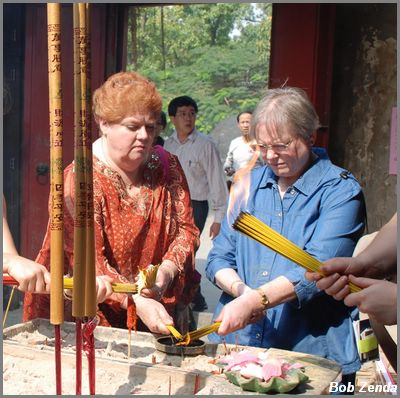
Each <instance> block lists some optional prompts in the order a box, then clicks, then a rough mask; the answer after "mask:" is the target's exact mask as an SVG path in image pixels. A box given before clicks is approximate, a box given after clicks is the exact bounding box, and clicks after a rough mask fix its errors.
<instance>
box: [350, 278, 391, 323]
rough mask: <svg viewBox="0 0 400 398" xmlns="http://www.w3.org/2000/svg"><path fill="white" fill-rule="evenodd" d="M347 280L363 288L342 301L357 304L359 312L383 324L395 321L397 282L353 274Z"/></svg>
mask: <svg viewBox="0 0 400 398" xmlns="http://www.w3.org/2000/svg"><path fill="white" fill-rule="evenodd" d="M349 280H350V281H351V282H353V283H355V284H357V285H358V286H360V287H362V288H363V290H361V291H360V292H357V293H352V294H349V295H348V296H347V297H346V298H345V299H344V303H345V304H346V305H347V306H349V307H352V306H357V307H358V309H359V310H360V311H361V312H364V313H366V314H368V316H369V317H370V318H371V319H373V320H376V321H377V322H379V323H382V324H384V325H394V324H396V323H397V284H396V283H393V282H389V281H385V280H377V279H370V278H359V277H355V276H353V275H350V276H349Z"/></svg>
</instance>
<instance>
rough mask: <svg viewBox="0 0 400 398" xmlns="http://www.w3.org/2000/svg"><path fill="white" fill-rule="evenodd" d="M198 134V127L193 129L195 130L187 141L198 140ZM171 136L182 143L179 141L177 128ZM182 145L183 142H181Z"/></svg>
mask: <svg viewBox="0 0 400 398" xmlns="http://www.w3.org/2000/svg"><path fill="white" fill-rule="evenodd" d="M197 135H198V132H197V129H196V127H195V128H194V129H193V131H192V132H191V133H190V134H189V135H188V138H187V140H186V141H185V142H188V141H193V142H194V141H196V138H197ZM171 137H172V138H173V139H174V140H175V141H176V142H178V143H179V144H181V142H180V141H179V138H178V133H177V132H176V130H174V132H173V133H172V135H171ZM181 145H182V144H181Z"/></svg>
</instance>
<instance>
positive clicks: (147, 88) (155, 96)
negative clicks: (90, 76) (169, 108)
mask: <svg viewBox="0 0 400 398" xmlns="http://www.w3.org/2000/svg"><path fill="white" fill-rule="evenodd" d="M161 106H162V100H161V96H160V94H159V93H158V91H157V89H156V86H155V84H154V83H152V82H151V81H149V80H147V79H146V78H144V77H143V76H141V75H139V74H138V73H136V72H119V73H116V74H114V75H112V76H110V77H109V78H108V79H107V80H106V81H105V82H104V83H103V85H101V86H100V87H99V88H98V89H97V90H96V91H95V92H94V94H93V107H92V108H93V115H94V119H95V120H96V123H99V120H100V119H102V120H104V121H106V122H108V123H120V122H121V121H122V120H123V119H125V118H126V117H128V116H131V115H133V114H134V113H140V114H151V115H152V116H154V118H158V116H159V115H160V113H161Z"/></svg>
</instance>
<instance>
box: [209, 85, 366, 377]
mask: <svg viewBox="0 0 400 398" xmlns="http://www.w3.org/2000/svg"><path fill="white" fill-rule="evenodd" d="M318 127H319V120H318V116H317V114H316V112H315V109H314V107H313V105H312V104H311V102H310V101H309V99H308V98H307V96H306V94H305V93H304V92H303V91H302V90H299V89H295V88H290V87H285V88H279V89H271V90H268V92H267V94H266V96H265V97H264V98H263V99H262V100H261V102H260V103H259V105H258V106H257V109H256V111H255V113H254V115H253V120H252V134H253V137H254V138H255V140H256V142H257V147H258V149H259V150H260V152H261V155H262V157H263V159H264V161H265V163H266V166H264V167H260V168H257V169H254V170H252V172H251V173H250V175H249V179H248V180H249V183H248V188H249V189H248V198H247V199H246V200H244V199H243V198H244V196H245V195H242V196H241V195H240V194H239V192H243V184H244V183H242V184H235V185H237V186H236V187H235V190H234V192H233V193H232V195H231V202H233V203H230V206H229V207H230V210H229V212H228V215H227V217H225V219H224V221H223V223H222V227H221V232H220V234H219V235H218V236H217V238H216V239H215V240H214V245H213V248H212V250H211V251H210V254H209V256H208V261H207V267H206V273H207V277H208V279H209V280H210V281H211V282H212V283H214V284H215V285H217V286H218V287H219V288H221V289H222V290H223V293H222V295H221V298H220V300H219V304H218V306H217V308H216V311H215V314H214V318H215V320H220V321H222V323H221V326H220V328H219V330H218V334H213V335H211V336H210V340H211V341H215V342H221V341H222V339H224V340H225V341H226V342H228V343H235V342H236V341H237V342H238V344H242V345H250V346H258V347H266V348H268V347H275V348H281V349H286V350H293V351H299V352H305V353H309V354H315V355H319V356H322V357H325V358H328V359H331V360H334V361H336V362H337V363H339V364H340V365H341V366H342V373H343V375H349V378H348V379H347V380H350V381H353V380H354V373H355V372H356V371H357V370H358V369H359V368H360V361H359V357H358V352H357V347H356V342H355V338H354V335H353V329H352V320H353V319H354V316H356V315H357V311H356V309H352V308H348V307H346V306H345V305H344V304H343V303H342V302H338V301H335V300H334V299H333V298H332V297H330V296H328V295H327V294H325V293H324V292H323V291H320V290H319V289H318V288H317V287H316V286H315V282H310V281H308V280H306V279H305V277H304V270H303V269H302V268H301V267H299V266H298V265H296V264H295V263H293V262H291V261H290V260H288V259H286V258H284V257H282V256H280V255H279V254H277V253H275V252H274V251H272V250H270V249H268V248H266V247H264V246H263V245H261V244H259V243H257V242H255V241H254V240H252V239H250V238H248V237H246V236H245V235H242V234H240V233H239V232H236V231H234V230H233V228H232V227H231V224H232V223H233V221H234V220H235V218H236V217H237V215H238V214H239V212H240V211H242V210H244V211H248V212H250V213H251V214H253V215H255V216H256V217H257V218H259V219H260V220H261V221H263V222H264V223H266V224H267V225H269V226H270V227H272V228H273V229H274V230H276V231H277V232H279V233H280V234H282V235H283V236H285V237H286V238H288V239H289V240H291V241H292V242H294V243H295V244H296V245H298V246H300V247H301V248H303V249H304V250H306V251H307V252H308V253H310V254H311V255H312V256H314V257H315V258H317V259H318V260H321V261H324V260H326V259H328V258H331V257H338V256H351V254H352V252H353V249H354V246H355V243H356V242H357V240H358V239H359V238H360V236H361V235H362V232H363V230H364V218H365V211H364V209H365V206H364V200H363V194H362V191H361V188H360V186H359V184H358V182H357V181H356V180H355V178H354V177H353V176H352V175H351V174H350V173H349V172H347V171H346V170H343V169H341V168H339V167H337V166H335V165H333V164H332V163H331V161H330V160H329V158H328V156H327V154H326V151H325V150H324V149H322V148H313V144H314V142H315V138H316V130H317V128H318ZM240 185H241V186H240ZM245 191H246V190H245ZM232 198H234V201H233V200H232ZM222 336H224V337H222Z"/></svg>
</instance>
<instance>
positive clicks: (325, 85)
mask: <svg viewBox="0 0 400 398" xmlns="http://www.w3.org/2000/svg"><path fill="white" fill-rule="evenodd" d="M334 23H335V5H334V4H301V3H299V4H282V3H279V4H274V6H273V13H272V31H271V54H270V71H269V73H270V77H269V87H271V88H273V87H279V86H282V85H286V86H292V87H300V88H302V89H304V90H305V91H306V92H307V94H308V95H309V97H310V99H311V101H312V102H313V104H314V106H315V108H316V111H317V113H318V116H319V118H320V122H321V125H322V127H321V129H320V130H319V131H318V137H317V142H316V145H317V146H323V147H327V146H328V124H329V113H330V97H331V82H332V55H333V40H334Z"/></svg>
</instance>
